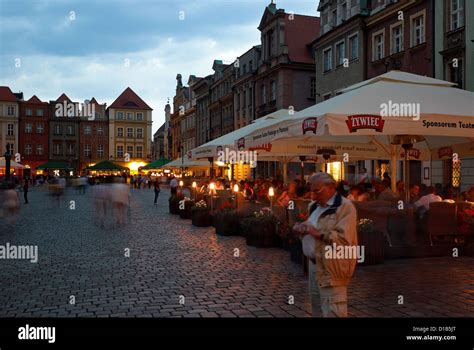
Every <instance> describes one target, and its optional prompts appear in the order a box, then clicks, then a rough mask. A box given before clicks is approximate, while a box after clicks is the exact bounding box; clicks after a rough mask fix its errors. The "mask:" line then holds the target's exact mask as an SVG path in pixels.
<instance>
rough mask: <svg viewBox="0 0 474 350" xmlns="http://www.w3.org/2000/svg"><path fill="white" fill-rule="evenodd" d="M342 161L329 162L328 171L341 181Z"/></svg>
mask: <svg viewBox="0 0 474 350" xmlns="http://www.w3.org/2000/svg"><path fill="white" fill-rule="evenodd" d="M341 164H342V163H341V162H332V163H328V173H329V174H331V175H332V177H333V178H334V180H336V181H341V179H342V166H341Z"/></svg>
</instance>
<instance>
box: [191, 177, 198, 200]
mask: <svg viewBox="0 0 474 350" xmlns="http://www.w3.org/2000/svg"><path fill="white" fill-rule="evenodd" d="M192 186H193V197H194V200H196V187H197V184H196V181H193V185H192Z"/></svg>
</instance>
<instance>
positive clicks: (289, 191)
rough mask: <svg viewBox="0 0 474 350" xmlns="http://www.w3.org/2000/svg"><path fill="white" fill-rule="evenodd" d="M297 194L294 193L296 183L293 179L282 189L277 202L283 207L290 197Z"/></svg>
mask: <svg viewBox="0 0 474 350" xmlns="http://www.w3.org/2000/svg"><path fill="white" fill-rule="evenodd" d="M297 197H298V196H297V195H296V183H295V182H294V181H292V182H290V183H289V184H288V189H287V190H286V191H284V192H283V193H282V194H281V196H280V197H279V198H278V200H277V204H278V205H281V206H283V207H286V206H288V203H289V202H290V200H292V199H296V198H297Z"/></svg>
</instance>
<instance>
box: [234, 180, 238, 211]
mask: <svg viewBox="0 0 474 350" xmlns="http://www.w3.org/2000/svg"><path fill="white" fill-rule="evenodd" d="M234 193H235V209H238V207H239V185H237V184H235V185H234Z"/></svg>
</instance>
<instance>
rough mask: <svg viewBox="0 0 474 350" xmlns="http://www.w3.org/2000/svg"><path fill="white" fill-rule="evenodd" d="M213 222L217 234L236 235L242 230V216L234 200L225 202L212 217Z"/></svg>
mask: <svg viewBox="0 0 474 350" xmlns="http://www.w3.org/2000/svg"><path fill="white" fill-rule="evenodd" d="M212 224H213V226H214V227H215V229H216V234H218V235H220V236H234V235H238V234H239V232H240V218H239V216H238V214H237V211H236V210H235V209H234V206H233V204H232V202H230V201H227V202H224V203H223V204H222V205H221V206H220V207H219V210H218V211H217V212H216V213H215V214H214V216H213V217H212Z"/></svg>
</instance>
